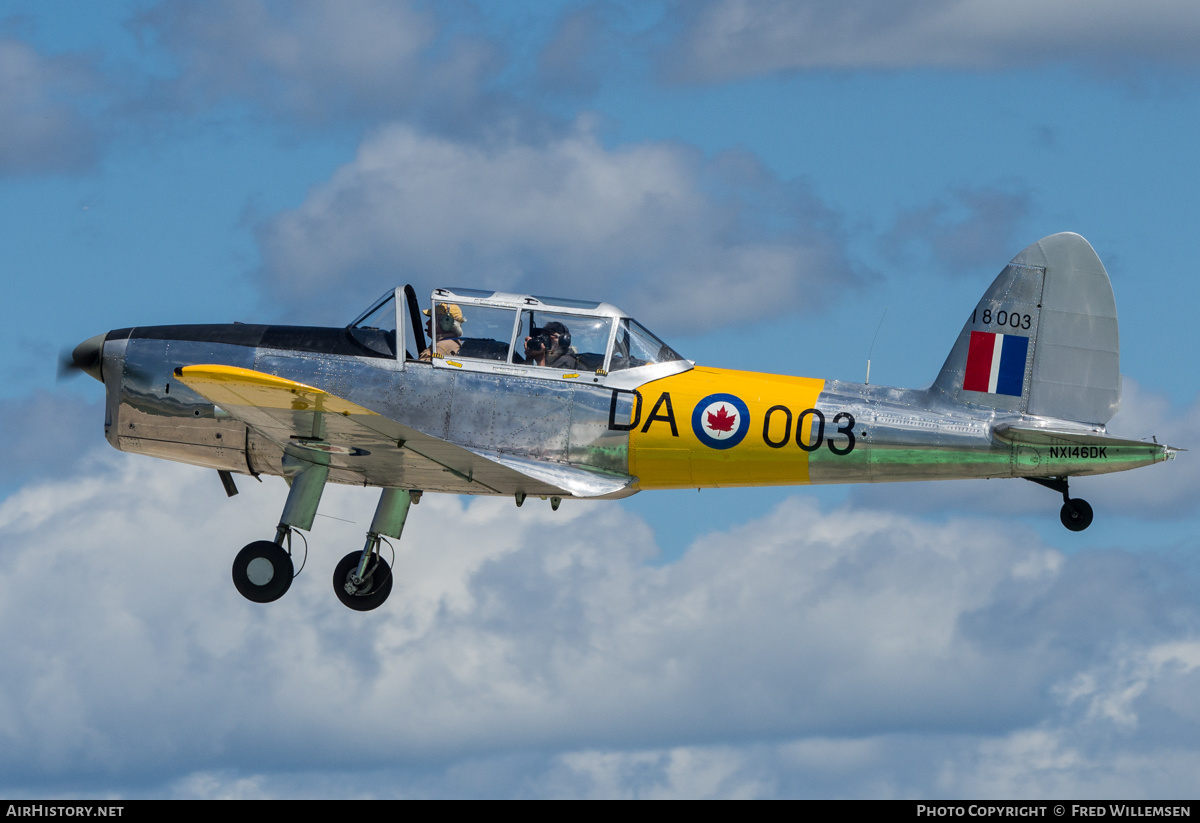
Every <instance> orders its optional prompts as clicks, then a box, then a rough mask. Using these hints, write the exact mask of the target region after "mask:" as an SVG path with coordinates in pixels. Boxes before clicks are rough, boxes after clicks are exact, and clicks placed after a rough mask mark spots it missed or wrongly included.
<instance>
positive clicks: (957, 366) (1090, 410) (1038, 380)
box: [932, 233, 1121, 425]
mask: <svg viewBox="0 0 1200 823" xmlns="http://www.w3.org/2000/svg"><path fill="white" fill-rule="evenodd" d="M932 390H933V391H938V392H941V393H942V394H943V395H945V396H947V397H949V398H952V399H954V400H955V401H957V402H960V403H970V404H972V405H976V406H986V407H989V408H995V409H1004V410H1008V411H1017V412H1024V413H1028V414H1032V415H1039V416H1045V417H1057V418H1061V419H1064V420H1074V421H1077V422H1080V423H1092V424H1097V425H1104V424H1106V423H1107V422H1108V421H1109V419H1110V418H1111V417H1112V416H1113V415H1114V414H1116V413H1117V408H1118V407H1119V406H1120V405H1121V367H1120V339H1119V336H1118V334H1117V306H1116V301H1115V300H1114V299H1113V292H1112V284H1111V283H1110V282H1109V280H1108V272H1106V271H1105V270H1104V264H1103V263H1101V262H1100V258H1099V257H1097V256H1096V252H1095V251H1094V250H1093V249H1092V247H1091V245H1089V244H1088V242H1087V241H1086V240H1084V239H1083V238H1082V237H1080V236H1079V235H1078V234H1072V233H1063V234H1055V235H1051V236H1050V237H1046V238H1044V239H1042V240H1039V241H1038V242H1036V243H1034V244H1033V245H1031V246H1029V247H1028V248H1026V249H1025V250H1024V251H1023V252H1021V253H1020V254H1018V255H1017V256H1016V257H1014V258H1013V259H1012V262H1011V263H1009V264H1008V265H1007V266H1006V267H1005V268H1004V271H1002V272H1000V276H999V277H997V278H996V280H995V282H993V283H992V285H991V287H990V288H989V289H988V290H987V291H986V292H984V295H983V298H982V299H981V300H980V301H979V303H978V305H976V307H975V310H974V311H972V312H971V316H970V317H969V318H967V323H966V325H965V326H963V330H962V333H961V334H959V336H958V340H957V341H956V342H955V344H954V348H953V349H951V350H950V356H949V357H947V358H946V364H945V365H944V366H942V371H941V373H940V374H939V375H938V378H937V380H936V381H934V384H933V389H932Z"/></svg>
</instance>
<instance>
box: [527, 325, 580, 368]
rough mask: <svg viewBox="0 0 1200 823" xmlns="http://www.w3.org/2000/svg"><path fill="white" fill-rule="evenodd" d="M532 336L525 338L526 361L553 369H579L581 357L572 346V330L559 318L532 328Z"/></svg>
mask: <svg viewBox="0 0 1200 823" xmlns="http://www.w3.org/2000/svg"><path fill="white" fill-rule="evenodd" d="M530 331H531V332H533V336H532V337H526V338H525V362H526V363H528V364H530V365H533V366H549V367H550V368H552V369H577V368H579V358H577V357H576V356H575V350H574V349H572V348H571V332H570V331H569V330H568V329H567V327H566V326H564V325H563V324H562V323H559V322H558V321H557V320H551V321H550V322H549V323H547V324H546V325H544V326H542V327H541V328H540V329H530Z"/></svg>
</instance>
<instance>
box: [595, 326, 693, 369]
mask: <svg viewBox="0 0 1200 823" xmlns="http://www.w3.org/2000/svg"><path fill="white" fill-rule="evenodd" d="M682 359H683V358H682V357H680V356H679V355H678V354H676V353H675V350H674V349H672V348H671V347H670V346H668V345H667V344H666V343H664V342H663V341H661V340H659V339H658V338H657V337H655V336H654V335H653V334H651V333H650V332H648V331H646V329H645V328H644V327H643V326H642V324H641V323H639V322H637V321H636V320H634V319H632V318H629V317H625V318H623V319H622V320H621V325H620V326H618V327H617V339H616V341H615V342H614V343H613V354H612V360H611V361H609V366H608V370H609V371H610V372H613V371H617V370H619V369H635V368H637V367H638V366H649V365H651V364H653V363H669V362H671V361H673V360H682Z"/></svg>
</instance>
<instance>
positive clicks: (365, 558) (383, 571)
mask: <svg viewBox="0 0 1200 823" xmlns="http://www.w3.org/2000/svg"><path fill="white" fill-rule="evenodd" d="M419 495H420V492H410V491H409V490H408V489H384V490H383V494H381V495H380V496H379V505H378V506H376V507H375V517H374V518H373V519H372V520H371V528H370V530H369V531H368V532H367V541H366V543H365V544H364V545H363V548H362V551H361V552H350V554H348V555H346V556H345V557H343V558H342V560H341V562H340V563H338V564H337V568H335V569H334V570H333V591H334V593H335V594H336V595H337V598H338V600H340V601H342V603H344V604H345V605H347V606H349V607H350V608H352V609H354V610H355V611H359V612H367V611H370V610H371V609H377V608H379V607H380V606H382V605H383V601H385V600H387V598H388V595H389V594H391V593H392V569H391V567H390V566H389V565H388V562H387V561H386V560H384V559H383V557H382V555H381V554H380V552H379V547H380V544H381V543H382V542H383V538H384V537H391V538H394V539H397V540H398V539H399V538H400V535H401V533H402V532H403V531H404V521H405V520H407V519H408V507H409V506H410V505H411V504H412V502H413V499H414V498H415V497H418V496H419Z"/></svg>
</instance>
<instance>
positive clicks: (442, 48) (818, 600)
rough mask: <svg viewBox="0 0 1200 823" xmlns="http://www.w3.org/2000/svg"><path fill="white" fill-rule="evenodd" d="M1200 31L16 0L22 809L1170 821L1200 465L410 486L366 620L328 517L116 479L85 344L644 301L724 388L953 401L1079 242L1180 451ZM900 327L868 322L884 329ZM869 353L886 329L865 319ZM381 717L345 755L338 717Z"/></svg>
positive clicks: (7, 256)
mask: <svg viewBox="0 0 1200 823" xmlns="http://www.w3.org/2000/svg"><path fill="white" fill-rule="evenodd" d="M1198 43H1200V12H1197V11H1196V10H1195V9H1194V8H1193V6H1192V5H1191V4H1187V3H1182V2H1174V1H1173V0H1156V1H1155V2H1148V3H1143V4H1138V5H1137V6H1134V5H1133V4H1126V3H1116V2H1101V3H1094V2H1089V3H1084V2H1082V0H1049V2H1046V0H1043V2H1039V3H1038V4H1036V5H1035V4H1032V3H1010V4H1004V5H1003V6H997V5H995V4H994V3H987V2H983V1H982V0H942V1H941V2H929V3H916V4H907V5H904V6H900V7H897V6H896V4H892V3H887V2H883V1H882V0H855V1H854V2H842V3H837V4H830V3H820V2H811V1H804V2H787V3H785V2H771V1H770V0H699V1H698V2H689V3H673V2H650V3H637V4H632V3H621V2H598V3H586V2H561V3H545V2H539V3H506V4H476V3H471V2H467V0H460V2H447V3H404V2H376V1H375V0H362V2H346V1H345V0H342V2H339V3H332V2H323V1H322V0H306V2H291V3H272V2H265V0H226V1H225V2H213V3H206V4H203V5H201V4H192V3H185V2H159V3H153V2H125V3H106V4H102V5H97V4H92V3H74V4H72V3H63V4H44V3H38V2H20V0H9V1H8V2H6V3H5V4H4V5H3V6H2V7H0V123H2V124H3V125H2V126H0V249H2V254H0V277H2V278H3V282H4V285H5V287H6V297H7V300H6V301H5V308H4V309H3V319H4V323H3V330H2V331H0V340H2V341H3V343H2V344H3V347H4V350H5V351H6V352H8V357H7V358H6V359H5V363H4V365H3V366H2V367H0V374H2V375H3V377H4V379H3V380H2V381H0V419H2V420H3V422H4V424H5V427H6V429H7V430H8V431H9V432H10V437H9V438H8V443H9V445H8V448H7V452H6V454H5V457H4V467H5V471H4V479H3V480H2V481H0V495H3V498H2V499H0V634H2V635H3V636H4V637H5V638H7V640H6V641H5V653H4V660H5V665H4V666H3V667H0V793H4V794H6V795H14V794H30V795H43V796H44V795H96V794H105V795H109V794H111V795H113V796H124V797H143V796H149V797H192V796H202V797H224V796H233V797H264V796H265V797H271V796H287V797H291V796H384V797H393V796H455V797H471V796H538V797H544V796H554V797H579V796H604V797H618V796H637V797H669V796H687V797H695V796H723V797H741V796H753V797H774V796H801V797H809V796H817V797H825V796H838V797H955V796H962V797H983V796H988V797H1010V796H1015V797H1034V796H1038V797H1054V796H1058V797H1067V796H1070V797H1093V796H1094V797H1104V796H1110V797H1111V796H1118V797H1142V796H1145V797H1165V796H1173V797H1179V796H1194V795H1195V794H1196V792H1197V790H1198V789H1200V785H1198V782H1197V777H1196V775H1197V774H1200V748H1198V747H1197V744H1196V740H1198V739H1200V735H1198V734H1197V732H1198V731H1200V728H1198V725H1200V698H1198V697H1197V695H1198V694H1200V689H1197V685H1198V681H1200V607H1198V606H1197V601H1196V597H1195V592H1196V591H1197V588H1198V586H1197V585H1196V584H1197V583H1200V566H1198V562H1197V560H1196V559H1195V558H1196V549H1197V548H1198V546H1197V539H1196V537H1195V535H1196V534H1197V533H1198V532H1200V530H1198V528H1197V527H1198V526H1200V514H1198V512H1197V507H1196V500H1197V496H1198V493H1200V471H1198V470H1197V469H1196V468H1194V466H1193V465H1191V464H1193V463H1194V459H1193V458H1192V457H1191V455H1192V454H1193V453H1191V452H1189V453H1184V454H1181V455H1180V458H1179V459H1178V460H1176V461H1175V462H1174V463H1171V464H1167V465H1164V466H1157V467H1153V468H1150V469H1145V470H1143V471H1140V472H1136V473H1131V474H1129V475H1122V476H1112V477H1103V478H1093V479H1086V480H1080V481H1077V482H1076V483H1075V484H1072V490H1073V491H1074V492H1075V493H1076V494H1078V495H1080V496H1084V497H1086V498H1087V499H1089V500H1090V501H1091V502H1092V504H1093V505H1094V506H1095V508H1096V511H1097V514H1096V521H1095V523H1094V525H1093V526H1092V528H1091V529H1089V530H1088V531H1087V532H1085V533H1083V534H1080V535H1074V534H1070V533H1068V532H1066V531H1065V530H1063V529H1062V528H1061V526H1059V524H1058V518H1057V509H1058V503H1057V502H1056V500H1055V498H1054V495H1053V494H1052V493H1050V492H1047V491H1045V490H1043V489H1039V488H1036V487H1034V486H1033V485H1032V484H1019V483H1017V482H1015V481H1013V482H1002V481H992V482H986V483H985V482H975V483H939V484H922V485H916V486H909V485H896V486H873V487H844V488H843V487H832V488H823V489H769V490H727V491H719V492H718V491H706V492H703V493H696V492H691V493H687V492H670V493H658V494H655V493H648V494H642V495H638V496H636V497H634V498H632V499H630V500H629V501H625V502H621V503H602V504H576V505H570V504H568V505H565V506H563V508H562V509H561V510H560V511H559V512H557V513H551V512H550V511H549V507H548V506H541V507H533V508H531V507H529V506H526V507H524V508H523V509H521V510H519V511H518V510H517V509H515V508H514V507H513V506H512V505H511V503H504V502H502V501H489V500H471V499H466V498H463V499H456V498H437V497H433V496H430V497H427V498H426V499H425V501H424V502H423V503H422V504H421V506H420V507H419V508H418V509H415V510H414V514H413V517H412V518H411V520H410V525H409V527H408V530H407V532H406V534H405V539H404V541H403V542H402V544H401V546H400V547H399V549H398V563H397V570H398V571H397V573H398V576H399V579H398V585H397V588H396V591H395V592H394V594H393V596H392V599H391V600H390V601H389V603H388V604H387V605H386V606H385V607H384V608H383V609H381V610H380V611H378V612H375V613H372V614H370V615H369V616H366V617H364V616H363V615H358V614H354V613H349V612H348V610H346V609H344V608H342V607H341V606H340V605H339V604H338V603H337V602H336V601H335V600H334V598H333V597H332V596H331V594H330V592H329V588H330V587H329V582H328V579H327V578H328V569H330V568H332V566H333V564H334V563H335V561H336V559H337V558H339V557H340V556H341V555H342V554H344V553H345V552H346V551H348V550H349V549H347V548H346V547H347V546H351V547H353V546H354V545H355V544H357V543H359V542H361V533H362V531H363V530H364V528H365V525H366V522H367V521H368V520H369V517H370V513H371V510H372V507H373V506H374V499H375V495H374V494H372V493H369V492H367V491H364V490H361V489H341V488H339V489H333V490H331V491H330V492H328V493H327V495H326V499H325V500H324V501H323V503H322V509H321V513H322V515H328V516H326V517H319V518H318V522H317V525H316V527H315V528H314V530H313V532H312V534H311V535H310V538H309V543H310V546H311V552H310V558H309V566H308V567H307V569H306V570H305V572H304V573H303V574H302V575H301V576H300V577H299V578H298V579H297V580H296V583H295V585H294V586H293V587H292V590H291V591H290V592H289V594H288V596H287V597H286V598H284V599H283V600H281V601H279V602H278V603H276V604H273V605H272V606H270V607H266V608H264V607H261V606H257V605H254V604H250V603H248V602H246V601H244V600H242V599H241V598H240V597H239V596H238V595H237V593H236V591H234V589H233V587H232V586H231V585H230V584H229V571H228V567H229V564H230V562H231V561H232V558H233V555H234V554H235V553H236V550H237V549H238V548H239V547H240V546H241V545H243V544H244V543H246V542H249V541H250V540H252V539H258V538H262V537H265V536H269V534H270V532H271V530H272V528H273V526H274V523H275V518H276V515H275V514H272V513H273V512H277V511H278V510H279V508H280V507H281V506H282V501H283V497H284V493H285V487H284V485H283V483H282V482H281V481H278V480H277V479H268V481H267V482H265V483H263V484H262V485H259V484H257V483H253V482H243V483H242V484H241V488H242V494H241V495H239V496H238V497H237V498H233V499H231V500H226V499H225V497H224V495H223V493H222V491H221V488H220V485H219V483H218V482H217V479H216V478H215V476H213V473H212V472H211V471H205V470H202V469H199V468H194V467H188V466H182V465H175V464H164V463H160V462H156V461H153V460H151V459H149V458H145V457H140V456H130V455H124V454H120V453H118V452H115V451H113V450H112V449H111V448H110V447H109V446H108V445H107V444H106V443H105V442H104V441H103V434H102V425H101V424H102V414H103V412H102V408H101V405H100V402H101V392H100V388H99V386H97V385H96V384H95V383H94V382H92V381H90V380H87V379H79V380H74V381H70V382H64V383H58V382H56V381H55V377H54V363H55V358H56V357H57V356H58V353H59V351H60V350H61V349H63V348H64V347H69V346H73V345H74V344H76V343H78V342H79V341H81V340H83V339H85V338H87V337H90V336H92V335H93V334H96V333H98V332H102V331H105V330H107V329H110V328H119V327H124V326H130V325H149V324H157V323H181V322H228V321H232V320H242V321H253V322H289V323H302V324H329V325H341V324H344V323H346V322H348V321H349V320H351V319H352V318H353V317H354V316H355V315H356V314H357V313H358V311H359V310H361V309H362V308H363V307H365V305H366V304H367V303H368V302H369V301H370V300H371V299H372V298H373V297H375V296H377V295H378V294H379V293H381V292H382V291H383V290H384V289H385V288H389V287H391V286H393V285H398V284H402V283H405V282H411V283H413V284H414V285H415V286H416V287H417V289H418V291H419V292H421V291H423V292H428V290H429V289H431V288H432V287H434V286H435V285H461V286H480V287H484V286H486V287H494V288H505V289H509V290H514V291H530V292H536V293H551V294H561V295H564V296H579V297H584V298H591V299H602V300H608V301H610V302H614V303H616V304H618V305H620V306H622V307H624V308H626V309H628V310H629V311H631V312H632V313H633V314H634V315H635V316H637V317H638V318H639V319H640V320H641V321H642V322H643V323H645V324H646V325H647V326H648V327H649V328H651V329H653V330H655V331H656V332H657V333H658V334H660V335H661V336H663V337H664V338H665V339H667V340H668V341H669V342H670V343H671V344H672V345H673V346H675V347H676V348H677V349H678V350H680V351H681V352H682V353H683V354H684V355H685V356H688V357H690V358H693V359H696V360H697V361H699V362H702V363H706V364H711V365H720V366H729V367H748V366H749V367H752V368H755V369H758V370H763V371H774V372H781V373H790V374H803V375H806V376H820V377H830V378H841V379H850V380H861V379H862V377H863V374H864V372H865V367H866V359H867V355H868V350H869V348H870V344H871V339H872V337H873V336H874V334H875V331H876V328H877V327H878V328H879V336H878V339H877V341H876V344H875V348H874V351H873V353H872V382H874V383H888V384H894V385H901V386H923V385H926V384H928V383H929V382H930V381H931V380H932V378H933V377H934V375H935V374H936V372H937V370H938V368H939V367H940V365H941V362H942V360H943V359H944V357H945V354H946V352H947V351H948V350H949V347H950V344H951V343H952V342H953V340H954V338H955V336H956V335H957V333H958V330H959V328H960V327H961V325H962V322H963V319H964V317H965V316H966V314H967V312H968V310H969V308H970V307H971V306H972V305H973V304H974V301H975V300H976V299H977V298H978V296H979V294H981V293H982V291H983V289H984V288H986V286H987V285H988V284H989V283H990V282H991V279H992V278H993V277H994V276H995V275H996V274H997V273H998V272H999V271H1000V269H1001V268H1002V267H1003V266H1004V264H1005V263H1006V262H1007V261H1008V260H1009V259H1010V258H1012V257H1013V256H1015V255H1016V254H1017V253H1018V252H1019V251H1020V250H1021V249H1022V248H1024V247H1025V246H1026V245H1028V244H1029V243H1031V242H1034V241H1035V240H1037V239H1039V238H1040V237H1042V236H1045V235H1048V234H1052V233H1054V232H1058V231H1076V232H1079V233H1081V234H1083V235H1084V236H1085V237H1087V238H1088V239H1089V241H1091V243H1092V244H1093V245H1094V247H1095V248H1096V250H1097V252H1098V253H1099V254H1100V257H1101V259H1102V260H1103V261H1104V262H1105V264H1106V266H1107V267H1108V270H1109V273H1110V276H1111V278H1112V281H1113V287H1114V290H1115V292H1116V296H1117V305H1118V312H1119V317H1120V324H1121V338H1122V373H1123V375H1124V381H1125V392H1124V399H1123V405H1122V410H1121V412H1120V414H1119V415H1118V417H1117V418H1115V419H1114V421H1113V423H1112V425H1111V426H1110V429H1111V430H1112V431H1114V432H1118V433H1122V434H1127V435H1130V436H1134V437H1143V436H1149V435H1151V434H1153V435H1157V436H1158V437H1159V439H1160V440H1163V441H1166V442H1171V443H1173V444H1176V445H1179V446H1182V447H1185V448H1192V447H1193V444H1194V443H1195V442H1196V437H1195V435H1196V434H1197V432H1200V401H1198V398H1197V385H1198V380H1197V370H1196V366H1195V352H1196V344H1195V335H1194V331H1193V330H1194V328H1195V319H1194V318H1193V316H1192V314H1193V312H1194V309H1193V308H1192V307H1194V306H1196V305H1198V304H1200V299H1198V298H1200V281H1198V278H1197V277H1196V276H1195V274H1196V272H1195V262H1194V261H1196V260H1197V259H1200V248H1198V246H1200V233H1198V232H1197V231H1196V227H1197V217H1198V216H1200V215H1198V206H1197V202H1196V198H1195V192H1196V191H1197V190H1200V165H1198V164H1197V163H1196V162H1195V146H1196V145H1197V143H1198V142H1200V115H1198V114H1197V112H1200V84H1198V82H1197V81H1198V79H1200V75H1198V68H1200V67H1198V65H1197V58H1196V55H1197V54H1200V50H1198V49H1197V44H1198ZM885 311H886V315H885ZM881 318H882V319H883V322H882V324H880V319H881ZM357 716H361V719H359V720H354V721H353V722H350V719H351V718H355V717H357Z"/></svg>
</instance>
